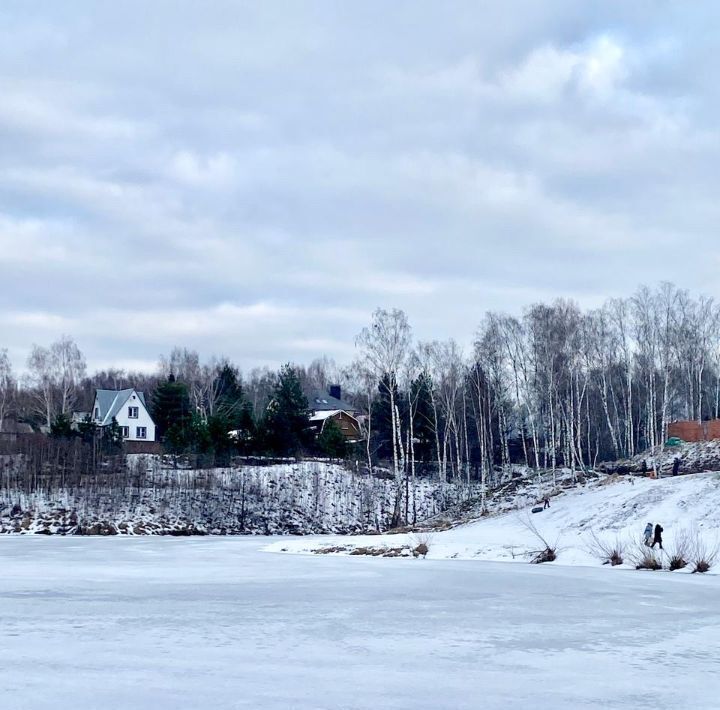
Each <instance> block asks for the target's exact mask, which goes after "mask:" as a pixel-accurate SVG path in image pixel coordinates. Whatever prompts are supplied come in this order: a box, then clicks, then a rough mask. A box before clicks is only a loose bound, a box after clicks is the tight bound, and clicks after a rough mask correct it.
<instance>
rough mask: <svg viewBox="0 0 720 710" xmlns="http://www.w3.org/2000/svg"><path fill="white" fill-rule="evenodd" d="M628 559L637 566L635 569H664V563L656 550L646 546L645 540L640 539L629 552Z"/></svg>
mask: <svg viewBox="0 0 720 710" xmlns="http://www.w3.org/2000/svg"><path fill="white" fill-rule="evenodd" d="M628 558H629V559H630V561H631V562H632V564H633V565H635V569H651V570H659V569H662V562H661V561H660V557H659V556H658V553H657V552H656V551H655V549H654V548H651V547H648V546H647V545H646V544H645V539H644V538H642V537H641V538H639V539H638V540H636V541H635V543H634V544H633V546H632V547H631V548H630V550H629V551H628Z"/></svg>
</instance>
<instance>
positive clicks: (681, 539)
mask: <svg viewBox="0 0 720 710" xmlns="http://www.w3.org/2000/svg"><path fill="white" fill-rule="evenodd" d="M691 541H692V535H691V533H690V532H689V531H687V530H681V531H680V532H679V533H678V534H677V535H676V536H675V540H674V541H673V543H672V546H671V547H670V549H669V550H668V555H669V556H670V561H669V563H668V569H669V570H670V571H671V572H674V571H675V570H678V569H684V568H685V567H687V565H688V559H689V558H690V548H691Z"/></svg>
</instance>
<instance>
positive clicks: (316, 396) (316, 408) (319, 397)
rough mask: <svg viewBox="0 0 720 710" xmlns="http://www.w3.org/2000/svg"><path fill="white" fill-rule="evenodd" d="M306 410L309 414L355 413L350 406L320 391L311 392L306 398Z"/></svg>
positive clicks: (353, 408)
mask: <svg viewBox="0 0 720 710" xmlns="http://www.w3.org/2000/svg"><path fill="white" fill-rule="evenodd" d="M308 409H309V410H310V411H311V412H329V411H333V412H336V411H338V410H342V411H343V412H348V413H352V412H354V411H356V410H355V407H353V406H352V404H349V403H348V402H345V401H344V400H342V399H338V398H337V397H333V396H332V395H329V394H328V393H327V392H323V391H322V390H313V392H311V393H310V396H309V397H308Z"/></svg>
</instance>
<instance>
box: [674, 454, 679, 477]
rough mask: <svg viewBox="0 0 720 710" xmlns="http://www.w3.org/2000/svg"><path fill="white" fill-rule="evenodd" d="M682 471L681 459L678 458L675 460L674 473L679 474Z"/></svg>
mask: <svg viewBox="0 0 720 710" xmlns="http://www.w3.org/2000/svg"><path fill="white" fill-rule="evenodd" d="M679 471H680V459H678V458H676V459H675V460H674V461H673V468H672V475H673V476H677V475H678V472H679Z"/></svg>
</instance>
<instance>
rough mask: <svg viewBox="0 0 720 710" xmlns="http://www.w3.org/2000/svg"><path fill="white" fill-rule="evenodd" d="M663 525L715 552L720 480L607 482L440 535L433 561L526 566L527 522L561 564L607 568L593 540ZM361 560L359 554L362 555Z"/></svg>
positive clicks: (356, 541) (363, 542) (283, 547)
mask: <svg viewBox="0 0 720 710" xmlns="http://www.w3.org/2000/svg"><path fill="white" fill-rule="evenodd" d="M648 522H651V523H660V524H661V525H662V526H663V528H664V529H665V533H664V539H665V547H666V548H667V547H672V545H673V542H674V540H675V539H676V538H677V537H678V536H680V535H682V534H684V533H686V532H688V531H690V530H693V531H697V532H698V534H699V535H700V536H701V537H702V538H703V539H704V540H705V541H706V543H707V544H708V545H709V546H713V545H714V544H715V543H716V541H717V535H716V531H717V530H718V527H719V526H720V474H718V473H703V474H694V475H688V476H678V477H676V478H664V479H660V480H651V479H635V478H631V477H614V476H613V477H607V478H603V479H600V480H599V481H596V482H593V483H590V484H588V485H586V486H582V487H579V488H576V489H574V490H571V491H569V492H567V493H563V494H561V495H558V496H555V497H553V498H552V499H551V507H550V508H549V509H547V510H544V511H543V512H541V513H536V514H533V513H531V509H530V507H527V508H525V509H522V510H520V511H513V512H509V513H504V514H500V515H495V516H494V515H492V514H491V515H490V516H489V517H486V518H482V519H479V520H476V521H474V522H471V523H468V524H465V525H461V526H458V527H456V528H453V529H451V530H447V531H443V532H435V533H432V534H431V537H430V540H429V541H428V547H429V552H428V554H427V557H428V558H462V559H482V560H517V561H526V560H527V559H528V558H529V556H530V555H531V554H532V553H533V552H534V551H537V550H538V549H539V548H540V547H541V546H542V545H541V543H540V542H539V541H538V539H537V538H536V537H535V535H534V534H533V533H532V532H531V531H530V530H529V529H528V523H531V524H532V525H534V526H535V527H536V528H537V531H538V532H539V533H540V534H541V535H542V536H543V537H544V538H545V539H546V540H547V541H548V542H549V543H550V544H551V545H553V544H555V543H556V542H557V545H558V548H559V555H558V560H557V562H558V563H559V564H593V565H596V564H600V561H599V560H598V559H597V558H596V557H595V556H594V555H593V554H592V553H591V552H590V550H589V547H591V545H592V534H593V533H595V534H596V535H597V536H598V537H599V538H600V539H602V540H605V541H612V540H615V539H616V538H620V539H622V540H625V541H627V542H629V543H630V542H631V543H633V544H635V543H636V541H637V540H638V539H639V538H640V537H641V535H642V531H643V528H644V527H645V524H646V523H648ZM422 539H424V536H422V535H413V534H410V535H382V536H372V537H368V536H363V537H352V538H342V537H336V536H333V537H332V538H329V539H328V538H325V539H323V540H319V539H317V538H314V539H312V540H309V539H305V540H296V541H292V542H288V543H276V544H274V545H271V546H270V547H269V548H268V549H269V550H271V551H287V552H315V551H317V550H318V549H321V548H322V547H328V546H334V547H345V548H346V549H345V550H343V551H342V552H345V553H346V554H349V553H351V552H352V551H353V549H354V548H358V547H363V546H372V547H377V546H381V545H386V546H388V547H392V548H397V547H402V546H403V545H409V546H416V545H417V544H418V541H422ZM356 554H357V553H356Z"/></svg>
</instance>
